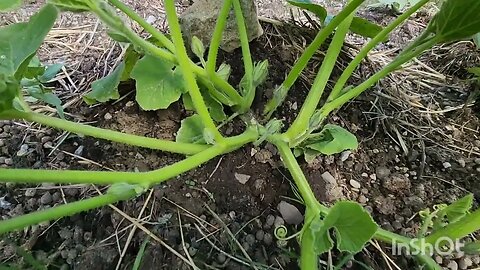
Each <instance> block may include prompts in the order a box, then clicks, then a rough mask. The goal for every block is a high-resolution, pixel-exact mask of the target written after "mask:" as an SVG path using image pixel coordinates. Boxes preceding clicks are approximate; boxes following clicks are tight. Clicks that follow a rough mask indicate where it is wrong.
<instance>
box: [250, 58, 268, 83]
mask: <svg viewBox="0 0 480 270" xmlns="http://www.w3.org/2000/svg"><path fill="white" fill-rule="evenodd" d="M267 75H268V60H264V61H261V62H257V63H255V66H254V67H253V86H254V87H257V86H259V85H260V84H262V83H264V82H265V80H266V79H267Z"/></svg>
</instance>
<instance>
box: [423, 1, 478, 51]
mask: <svg viewBox="0 0 480 270" xmlns="http://www.w3.org/2000/svg"><path fill="white" fill-rule="evenodd" d="M479 14H480V1H478V0H446V1H445V2H444V3H443V5H442V7H441V8H440V11H439V12H438V13H437V14H436V15H435V17H433V19H432V20H431V22H430V24H429V26H428V30H429V31H432V32H434V33H435V34H436V35H437V36H440V37H441V41H442V42H449V41H454V40H461V39H466V38H470V37H471V36H473V35H475V34H477V33H479V32H480V16H479Z"/></svg>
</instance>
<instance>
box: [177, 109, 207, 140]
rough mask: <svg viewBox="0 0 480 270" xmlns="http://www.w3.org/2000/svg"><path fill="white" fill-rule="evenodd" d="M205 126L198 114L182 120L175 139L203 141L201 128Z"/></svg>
mask: <svg viewBox="0 0 480 270" xmlns="http://www.w3.org/2000/svg"><path fill="white" fill-rule="evenodd" d="M204 129H205V126H204V125H203V123H202V119H201V118H200V116H199V115H198V114H194V115H192V116H189V117H187V118H185V119H183V120H182V122H181V125H180V129H179V130H178V132H177V136H176V139H175V141H177V142H182V143H200V144H201V143H205V139H204V138H203V136H204V134H203V130H204Z"/></svg>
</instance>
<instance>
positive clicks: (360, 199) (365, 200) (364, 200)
mask: <svg viewBox="0 0 480 270" xmlns="http://www.w3.org/2000/svg"><path fill="white" fill-rule="evenodd" d="M358 202H359V203H361V204H366V203H367V202H368V198H367V197H365V195H360V196H358Z"/></svg>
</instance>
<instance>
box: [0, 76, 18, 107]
mask: <svg viewBox="0 0 480 270" xmlns="http://www.w3.org/2000/svg"><path fill="white" fill-rule="evenodd" d="M19 92H20V85H19V83H18V81H17V80H16V79H15V78H14V77H13V76H12V75H10V76H8V75H6V74H2V73H0V113H1V112H4V111H7V110H11V109H13V100H14V99H15V97H17V96H18V95H19Z"/></svg>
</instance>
